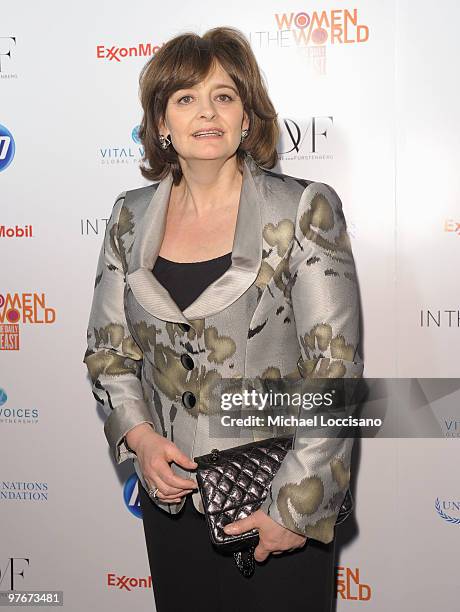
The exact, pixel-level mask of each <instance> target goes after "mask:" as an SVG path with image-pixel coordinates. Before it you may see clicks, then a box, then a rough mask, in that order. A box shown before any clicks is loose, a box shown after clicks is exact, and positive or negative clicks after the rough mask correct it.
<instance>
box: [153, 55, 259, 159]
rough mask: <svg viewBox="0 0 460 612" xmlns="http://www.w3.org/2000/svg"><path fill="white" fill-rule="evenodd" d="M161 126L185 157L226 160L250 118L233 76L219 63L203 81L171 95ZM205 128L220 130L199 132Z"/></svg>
mask: <svg viewBox="0 0 460 612" xmlns="http://www.w3.org/2000/svg"><path fill="white" fill-rule="evenodd" d="M158 127H159V130H160V134H163V135H164V136H167V135H168V134H169V137H170V140H171V142H172V144H173V146H174V149H175V150H176V151H177V154H178V155H179V157H182V158H183V159H185V160H192V159H219V158H222V159H224V160H225V159H227V158H228V157H230V156H231V155H233V154H234V153H235V151H236V149H237V148H238V146H239V144H240V141H241V130H242V129H244V128H246V129H247V128H249V119H248V116H247V114H246V113H245V112H244V110H243V104H242V101H241V99H240V97H239V95H238V90H237V88H236V85H235V83H234V81H233V79H232V78H230V76H229V75H228V73H227V72H225V70H224V69H223V68H222V67H221V66H220V64H217V65H216V68H215V69H214V70H213V71H212V72H210V73H209V74H208V75H207V77H206V78H205V79H204V80H203V81H201V82H200V83H198V84H197V85H195V86H194V87H190V88H187V89H180V90H178V91H176V92H175V93H173V94H172V95H171V97H170V98H169V100H168V104H167V107H166V116H165V120H164V122H163V121H161V122H160V123H159V126H158ZM203 130H217V133H212V134H209V135H206V134H205V135H201V136H200V135H196V133H197V132H200V131H203Z"/></svg>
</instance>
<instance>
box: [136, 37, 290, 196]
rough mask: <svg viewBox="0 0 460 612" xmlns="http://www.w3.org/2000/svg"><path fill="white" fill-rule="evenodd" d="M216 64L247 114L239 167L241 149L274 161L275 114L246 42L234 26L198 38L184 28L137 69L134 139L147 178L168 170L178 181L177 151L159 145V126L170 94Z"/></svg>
mask: <svg viewBox="0 0 460 612" xmlns="http://www.w3.org/2000/svg"><path fill="white" fill-rule="evenodd" d="M216 62H219V63H220V64H221V66H222V68H223V69H224V70H225V71H226V72H227V73H228V74H229V75H230V77H231V78H232V79H233V81H234V82H235V84H236V86H237V89H238V93H239V95H240V97H241V100H242V103H243V108H244V110H245V111H246V113H247V114H248V117H249V134H248V136H247V138H246V139H245V140H244V142H242V143H241V144H240V146H239V147H238V150H237V160H238V163H239V165H240V169H241V167H242V159H243V157H244V155H245V152H248V153H250V155H251V156H252V157H253V158H254V160H255V161H256V162H257V163H258V164H260V165H261V166H265V167H267V168H273V166H275V164H276V163H277V161H278V154H277V151H276V145H277V143H278V139H279V126H278V120H277V113H276V112H275V109H274V107H273V104H272V102H271V100H270V98H269V96H268V93H267V89H266V86H265V84H264V81H263V79H262V75H261V73H260V70H259V66H258V64H257V60H256V58H255V56H254V53H253V51H252V49H251V46H250V44H249V41H248V40H247V38H246V37H245V36H244V34H243V33H242V32H240V31H239V30H237V29H236V28H231V27H218V28H212V29H211V30H208V31H207V32H206V33H205V34H204V35H203V36H199V35H198V34H195V33H193V32H186V33H184V34H180V35H178V36H176V37H175V38H172V39H171V40H169V41H168V42H167V43H166V44H165V45H163V47H161V48H160V50H159V51H158V52H157V53H156V54H155V55H154V56H153V57H152V58H151V59H150V60H149V61H148V62H147V63H146V64H145V66H144V67H143V68H142V71H141V73H140V76H139V85H140V89H139V94H140V101H141V104H142V108H143V111H144V115H143V118H142V122H141V125H140V128H139V138H140V140H141V142H142V144H143V147H144V157H143V159H142V161H143V162H144V164H143V165H141V173H142V175H143V176H144V177H145V178H146V179H148V180H152V181H156V180H161V179H163V178H164V177H165V176H166V175H167V174H168V173H169V171H172V173H173V181H174V184H176V185H177V184H179V182H180V180H181V178H182V170H181V167H180V164H179V160H178V157H177V153H176V151H175V150H174V147H172V146H169V147H168V148H167V149H166V150H164V149H162V148H161V146H160V140H159V131H158V124H159V121H160V119H164V117H165V113H166V106H167V103H168V99H169V97H170V96H171V95H172V94H173V93H174V92H175V91H177V90H179V89H184V88H187V87H191V86H193V85H196V84H197V83H199V82H200V81H202V80H203V79H204V78H205V77H206V75H207V74H208V73H209V72H210V71H211V70H212V68H213V67H214V65H215V63H216ZM146 162H148V166H146V165H145V163H146Z"/></svg>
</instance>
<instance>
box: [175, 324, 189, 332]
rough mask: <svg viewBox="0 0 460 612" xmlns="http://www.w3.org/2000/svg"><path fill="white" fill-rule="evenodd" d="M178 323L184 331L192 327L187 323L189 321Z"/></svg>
mask: <svg viewBox="0 0 460 612" xmlns="http://www.w3.org/2000/svg"><path fill="white" fill-rule="evenodd" d="M178 325H179V327H180V328H181V330H182V331H184V332H188V330H189V329H190V325H187V323H179V324H178Z"/></svg>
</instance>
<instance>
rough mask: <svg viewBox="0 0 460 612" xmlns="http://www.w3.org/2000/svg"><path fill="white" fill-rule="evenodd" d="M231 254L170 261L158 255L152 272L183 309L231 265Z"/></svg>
mask: <svg viewBox="0 0 460 612" xmlns="http://www.w3.org/2000/svg"><path fill="white" fill-rule="evenodd" d="M231 263H232V254H231V252H230V253H226V254H225V255H221V256H220V257H215V258H214V259H206V260H205V261H193V262H188V261H187V262H179V261H170V260H169V259H165V258H164V257H161V255H158V257H157V259H156V261H155V265H154V266H153V270H152V272H153V274H154V276H155V277H156V279H157V280H158V281H159V282H160V283H161V284H162V285H163V287H164V288H165V289H166V290H167V291H168V292H169V294H170V296H171V297H172V299H173V300H174V301H175V302H176V304H177V305H178V307H179V309H180V310H181V311H184V310H185V309H186V308H187V307H188V306H190V304H191V303H192V302H194V301H195V300H196V298H197V297H198V296H199V295H200V294H201V293H203V291H204V290H205V289H206V287H208V285H210V284H211V283H212V282H213V281H215V280H216V279H218V278H219V276H222V274H223V273H224V272H225V271H226V270H227V269H228V268H229V267H230V266H231Z"/></svg>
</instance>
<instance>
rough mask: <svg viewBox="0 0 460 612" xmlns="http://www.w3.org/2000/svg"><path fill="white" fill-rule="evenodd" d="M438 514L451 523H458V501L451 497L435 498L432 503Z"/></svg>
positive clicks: (459, 512) (459, 509) (459, 503)
mask: <svg viewBox="0 0 460 612" xmlns="http://www.w3.org/2000/svg"><path fill="white" fill-rule="evenodd" d="M434 507H435V508H436V512H437V513H438V514H439V516H440V517H441V518H442V519H444V520H445V521H446V522H447V523H450V524H451V525H460V501H459V500H452V499H444V500H440V499H439V497H437V498H436V501H435V503H434Z"/></svg>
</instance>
